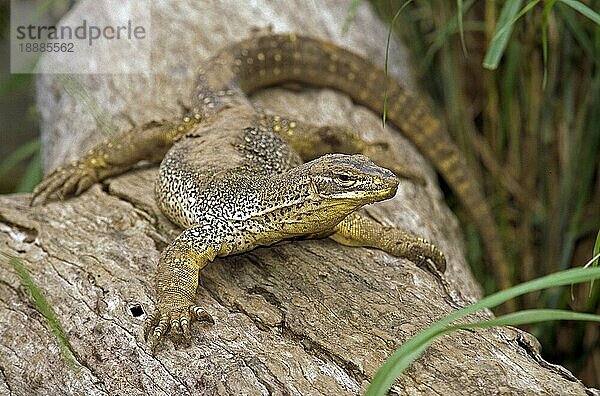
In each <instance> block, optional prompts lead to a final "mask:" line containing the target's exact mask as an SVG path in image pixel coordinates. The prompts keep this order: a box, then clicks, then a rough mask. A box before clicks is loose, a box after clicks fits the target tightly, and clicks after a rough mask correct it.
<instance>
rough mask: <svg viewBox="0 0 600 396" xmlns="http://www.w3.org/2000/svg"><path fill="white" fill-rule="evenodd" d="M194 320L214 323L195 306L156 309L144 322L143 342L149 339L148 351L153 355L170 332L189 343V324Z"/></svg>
mask: <svg viewBox="0 0 600 396" xmlns="http://www.w3.org/2000/svg"><path fill="white" fill-rule="evenodd" d="M194 320H197V321H201V322H209V323H211V324H214V323H215V321H214V320H213V318H212V316H210V314H209V313H208V312H206V311H205V310H204V309H202V308H201V307H199V306H197V305H190V306H187V307H185V306H184V307H179V308H177V307H172V306H171V307H168V308H167V307H165V308H164V309H157V310H156V311H155V312H154V313H153V314H152V315H150V316H148V318H146V321H145V322H144V327H143V331H144V340H145V341H148V338H150V350H151V351H152V353H153V354H154V351H155V349H156V347H157V346H158V344H159V343H160V341H161V340H162V339H163V337H164V336H165V335H166V334H167V333H169V331H172V330H174V331H175V332H176V333H179V334H183V337H184V338H185V340H186V341H187V342H191V340H192V334H191V332H190V324H191V323H192V321H194Z"/></svg>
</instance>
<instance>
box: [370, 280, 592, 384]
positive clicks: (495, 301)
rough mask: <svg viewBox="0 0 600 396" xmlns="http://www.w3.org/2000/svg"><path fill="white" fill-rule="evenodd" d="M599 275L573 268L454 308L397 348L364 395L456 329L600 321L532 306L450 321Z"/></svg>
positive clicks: (392, 377)
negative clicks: (478, 318)
mask: <svg viewBox="0 0 600 396" xmlns="http://www.w3.org/2000/svg"><path fill="white" fill-rule="evenodd" d="M598 278H600V269H598V268H574V269H570V270H566V271H561V272H557V273H554V274H551V275H547V276H544V277H542V278H539V279H535V280H533V281H529V282H526V283H522V284H520V285H517V286H514V287H511V288H509V289H506V290H502V291H500V292H497V293H494V294H492V295H490V296H488V297H486V298H484V299H482V300H480V301H478V302H476V303H474V304H471V305H469V306H467V307H465V308H462V309H460V310H458V311H454V312H453V313H451V314H450V315H447V316H446V317H444V318H442V319H440V320H438V321H437V322H435V323H434V324H433V325H431V326H430V327H429V328H427V329H425V330H423V331H421V332H420V333H418V334H417V335H415V336H414V337H412V338H410V339H409V340H408V341H406V342H405V343H404V344H403V345H402V346H401V347H400V348H398V349H397V350H396V352H394V354H393V355H392V356H391V357H390V358H389V359H388V360H387V361H386V362H385V363H384V364H383V366H381V368H380V369H379V370H378V372H377V373H376V374H375V377H373V380H372V381H371V384H370V386H369V388H368V390H367V393H366V395H367V396H376V395H381V396H384V395H386V394H387V391H388V390H389V388H390V387H391V386H392V384H393V383H394V381H395V379H396V378H397V377H398V376H400V374H402V372H404V370H406V369H407V368H408V367H409V366H410V364H411V363H412V362H413V361H414V360H416V359H417V358H418V357H419V356H421V354H422V353H423V352H424V351H425V350H426V349H427V348H428V347H429V345H431V343H433V342H434V341H435V340H436V339H437V338H439V337H441V336H443V335H445V334H448V333H451V332H454V331H457V330H461V329H475V328H486V327H493V326H517V325H522V324H528V323H536V322H542V321H549V320H585V321H595V322H600V315H592V314H583V313H578V312H571V311H565V310H553V309H534V310H524V311H520V312H515V313H511V314H507V315H503V316H500V317H497V318H493V319H489V320H485V321H477V322H467V323H461V324H454V325H453V324H452V323H454V322H456V321H457V320H458V319H460V318H463V317H465V316H467V315H469V314H472V313H475V312H477V311H480V310H482V309H486V308H488V309H490V308H493V307H496V306H498V305H500V304H502V303H504V302H506V301H508V300H510V299H512V298H515V297H517V296H520V295H522V294H525V293H531V292H534V291H537V290H541V289H546V288H549V287H557V286H563V285H568V284H573V283H580V282H588V281H591V280H594V279H598Z"/></svg>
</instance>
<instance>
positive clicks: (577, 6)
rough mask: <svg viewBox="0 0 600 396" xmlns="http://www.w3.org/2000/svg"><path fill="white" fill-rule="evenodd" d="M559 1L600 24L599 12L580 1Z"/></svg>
mask: <svg viewBox="0 0 600 396" xmlns="http://www.w3.org/2000/svg"><path fill="white" fill-rule="evenodd" d="M560 2H561V3H563V4H566V5H568V6H569V7H571V8H572V9H574V10H575V11H577V12H579V13H580V14H582V15H585V16H586V17H588V18H589V19H591V20H592V21H593V22H594V23H595V24H596V25H600V14H598V13H597V12H595V11H594V10H592V9H591V8H589V7H588V6H586V5H585V4H583V3H582V2H580V1H576V0H560Z"/></svg>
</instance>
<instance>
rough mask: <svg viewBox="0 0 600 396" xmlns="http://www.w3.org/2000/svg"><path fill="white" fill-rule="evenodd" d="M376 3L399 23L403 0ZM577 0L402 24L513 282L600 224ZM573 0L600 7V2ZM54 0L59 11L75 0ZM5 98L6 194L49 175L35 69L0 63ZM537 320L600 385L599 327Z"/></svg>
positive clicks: (412, 13)
mask: <svg viewBox="0 0 600 396" xmlns="http://www.w3.org/2000/svg"><path fill="white" fill-rule="evenodd" d="M359 3H360V1H357V0H355V1H354V3H353V4H352V5H351V4H350V2H349V8H351V7H352V6H358V4H359ZM371 3H372V4H373V5H374V7H375V8H376V10H377V11H378V12H379V14H380V16H381V17H382V19H383V20H385V21H387V22H388V23H389V22H390V21H391V19H392V17H393V16H394V15H395V14H396V12H397V10H398V9H399V8H400V7H401V6H403V5H404V4H405V3H406V1H405V0H371ZM566 3H569V0H567V1H564V2H561V1H556V0H549V1H529V2H527V1H522V0H506V1H499V0H478V1H475V0H455V1H448V0H414V1H411V2H410V3H409V4H408V5H407V6H406V8H404V9H403V10H402V12H401V13H400V14H399V17H398V18H397V19H396V22H395V24H394V32H395V33H397V34H398V36H399V37H400V38H401V39H402V41H403V42H404V43H405V44H406V45H407V47H408V49H409V51H410V54H411V59H412V61H413V66H414V73H415V77H416V79H417V81H418V83H419V86H420V89H421V93H422V94H423V97H424V98H428V100H429V99H430V103H431V106H432V108H434V109H435V112H436V114H437V115H438V116H439V117H440V118H441V119H443V120H444V121H445V123H446V125H447V127H448V130H449V132H450V133H451V134H452V135H453V137H454V138H455V140H456V142H457V143H458V144H459V146H460V148H461V149H462V151H463V153H464V155H465V157H466V159H467V161H468V162H469V164H470V165H471V167H472V168H473V170H474V171H475V174H476V175H477V176H478V178H479V179H480V181H481V182H482V183H483V185H484V186H485V190H486V193H487V196H488V200H489V203H490V205H491V206H492V208H493V211H494V213H495V216H496V220H497V222H498V224H499V226H500V230H501V234H502V238H503V243H504V246H505V247H506V249H507V252H508V256H509V258H510V267H511V268H510V271H511V273H512V279H511V281H512V283H513V284H516V283H519V282H523V281H526V280H530V279H532V278H535V277H539V276H541V275H545V274H549V273H551V272H555V271H558V270H562V269H566V268H569V267H573V266H581V265H583V264H585V263H586V262H587V260H588V259H589V258H590V255H591V252H592V248H593V246H594V240H595V237H596V232H597V231H598V228H599V227H600V182H599V181H600V180H599V179H600V178H599V173H600V67H599V66H600V28H599V25H598V24H597V21H596V22H594V21H592V20H590V19H589V18H588V17H586V16H584V15H582V14H581V13H580V12H578V11H576V10H574V9H573V8H572V7H570V6H567V5H565V4H566ZM571 3H581V4H583V5H585V6H586V7H587V8H588V9H591V10H595V11H596V12H598V11H599V10H600V0H587V1H585V0H582V1H579V2H575V1H572V0H571ZM44 4H45V6H46V7H48V9H49V10H50V15H54V16H55V17H56V18H58V17H60V16H61V15H62V14H64V13H65V12H66V11H67V10H68V9H69V7H71V6H72V4H73V1H67V0H48V1H46V2H44ZM521 10H524V12H523V13H522V15H521V14H519V11H521ZM507 18H508V19H510V20H511V22H514V24H513V25H512V29H506V31H505V38H504V40H505V42H503V43H502V45H499V46H498V45H496V46H495V47H500V48H501V51H499V53H497V54H495V55H496V59H498V64H497V67H495V68H494V67H492V68H490V65H492V66H494V63H495V62H494V54H489V55H488V57H487V58H486V54H487V53H488V50H489V48H490V43H491V41H492V38H493V37H494V33H495V32H497V29H498V26H499V25H502V23H503V21H504V22H506V20H507ZM517 18H518V19H517ZM9 20H10V19H9V2H8V1H5V0H0V56H1V58H2V59H6V60H7V59H9V50H10V47H9V39H8V25H9ZM350 23H351V22H350ZM381 42H382V45H383V44H385V37H382V40H381ZM382 62H383V61H382ZM484 64H485V65H486V66H487V68H486V67H484ZM0 109H1V110H0V193H9V192H21V191H30V190H31V189H32V188H33V186H34V185H35V184H36V183H37V182H38V181H39V180H40V178H41V167H40V155H39V148H40V140H39V137H38V136H39V124H38V120H37V115H36V111H35V104H34V79H33V78H32V76H31V75H21V74H12V75H11V74H10V64H9V62H8V61H5V62H2V63H1V64H0ZM445 190H446V191H445V192H446V196H447V197H448V198H447V199H448V203H449V204H450V205H451V207H452V208H453V210H454V211H455V213H457V215H458V216H459V217H460V219H461V223H462V224H463V225H464V230H465V240H466V241H467V247H468V254H469V261H470V263H471V264H472V268H473V271H474V273H475V275H476V277H477V278H478V280H479V281H480V282H481V284H482V285H483V287H484V289H485V292H486V294H489V293H490V292H492V291H494V290H496V286H495V280H494V279H493V277H492V276H491V274H490V272H489V270H488V269H487V268H486V267H485V265H484V262H485V259H484V257H483V256H482V249H481V243H480V240H479V239H478V235H477V232H476V230H475V228H474V227H473V226H472V225H470V223H469V220H468V217H467V216H466V214H465V213H464V212H463V211H462V209H461V208H460V206H459V205H457V202H455V199H454V197H453V195H452V193H451V192H450V190H449V189H447V188H446V189H445ZM518 307H519V308H520V309H527V308H535V307H538V308H541V307H545V308H560V309H573V310H577V311H581V312H591V313H600V293H599V291H598V287H595V288H594V289H593V290H591V291H590V289H589V287H588V286H582V287H574V288H572V289H570V290H566V291H565V290H556V291H550V292H543V293H539V294H533V295H528V296H526V297H524V298H522V299H521V300H519V301H518ZM527 330H529V331H530V332H532V333H533V334H535V335H536V336H537V337H538V338H539V339H540V342H541V344H542V347H543V350H542V353H543V355H544V357H545V358H546V359H547V360H549V361H550V362H553V363H557V364H562V365H564V366H566V367H567V368H568V369H570V370H571V371H573V372H574V374H575V375H576V376H577V377H578V378H581V379H582V380H583V381H584V383H585V384H586V385H588V386H596V387H600V329H599V327H598V325H597V324H592V323H584V322H554V323H548V324H542V325H538V326H535V327H530V328H528V329H527Z"/></svg>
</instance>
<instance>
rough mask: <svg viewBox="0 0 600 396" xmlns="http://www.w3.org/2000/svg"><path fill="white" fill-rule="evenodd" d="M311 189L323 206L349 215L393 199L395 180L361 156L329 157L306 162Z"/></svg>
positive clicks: (390, 172) (391, 175) (390, 173)
mask: <svg viewBox="0 0 600 396" xmlns="http://www.w3.org/2000/svg"><path fill="white" fill-rule="evenodd" d="M305 166H306V167H307V168H308V170H309V172H308V173H309V175H310V176H309V177H310V189H311V193H312V195H313V197H314V198H316V199H317V200H322V201H324V203H326V204H327V205H326V206H336V207H338V206H339V207H340V210H344V209H346V208H347V210H348V213H350V212H351V211H353V210H355V209H357V208H359V207H361V206H363V205H367V204H370V203H373V202H377V201H382V200H384V199H389V198H392V197H393V196H394V195H395V194H396V189H397V188H398V178H397V177H396V175H394V173H392V171H390V170H388V169H385V168H382V167H379V166H377V165H375V164H374V163H373V162H372V161H371V160H370V159H369V158H368V157H365V156H364V155H360V154H357V155H344V154H329V155H324V156H322V157H319V158H317V159H315V160H313V161H310V162H307V163H306V164H305Z"/></svg>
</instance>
